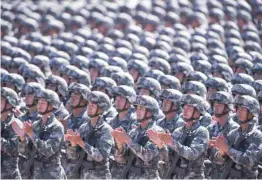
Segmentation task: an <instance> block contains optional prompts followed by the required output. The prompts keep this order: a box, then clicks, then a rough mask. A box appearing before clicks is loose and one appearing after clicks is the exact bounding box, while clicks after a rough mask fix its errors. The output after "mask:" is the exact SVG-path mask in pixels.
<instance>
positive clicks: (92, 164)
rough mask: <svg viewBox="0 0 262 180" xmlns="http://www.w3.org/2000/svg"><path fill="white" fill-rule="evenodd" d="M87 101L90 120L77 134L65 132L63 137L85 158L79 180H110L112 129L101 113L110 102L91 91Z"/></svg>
mask: <svg viewBox="0 0 262 180" xmlns="http://www.w3.org/2000/svg"><path fill="white" fill-rule="evenodd" d="M87 99H88V116H89V117H90V120H89V121H88V122H86V123H84V124H83V125H82V126H81V127H80V129H79V132H77V133H76V132H73V131H72V130H71V131H67V134H66V136H65V137H66V140H68V141H70V142H71V145H72V146H76V145H78V146H80V147H81V149H82V151H84V155H85V156H86V157H85V158H83V162H82V164H81V169H80V179H110V178H111V173H110V171H109V155H110V152H111V149H112V147H113V145H114V140H113V137H112V135H111V131H112V128H111V127H110V126H109V125H108V124H107V123H106V122H105V120H104V118H103V113H104V111H107V110H108V109H109V108H110V106H111V102H110V99H109V97H108V96H107V95H106V94H105V93H103V92H100V91H92V92H91V93H89V95H88V97H87Z"/></svg>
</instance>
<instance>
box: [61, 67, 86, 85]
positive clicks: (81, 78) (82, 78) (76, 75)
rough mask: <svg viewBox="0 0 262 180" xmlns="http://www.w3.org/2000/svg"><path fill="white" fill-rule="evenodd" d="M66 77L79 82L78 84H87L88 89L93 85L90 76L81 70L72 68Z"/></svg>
mask: <svg viewBox="0 0 262 180" xmlns="http://www.w3.org/2000/svg"><path fill="white" fill-rule="evenodd" d="M66 75H67V76H68V78H73V79H75V80H77V82H79V83H81V84H85V85H86V86H88V87H89V86H90V85H91V79H90V76H89V74H88V73H86V72H85V71H83V70H81V69H78V68H72V69H70V70H68V71H67V73H66Z"/></svg>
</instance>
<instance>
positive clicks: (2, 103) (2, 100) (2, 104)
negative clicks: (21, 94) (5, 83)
mask: <svg viewBox="0 0 262 180" xmlns="http://www.w3.org/2000/svg"><path fill="white" fill-rule="evenodd" d="M5 104H6V99H5V98H4V97H2V96H1V112H2V111H3V110H4V108H5Z"/></svg>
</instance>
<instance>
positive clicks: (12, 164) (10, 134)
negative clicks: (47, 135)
mask: <svg viewBox="0 0 262 180" xmlns="http://www.w3.org/2000/svg"><path fill="white" fill-rule="evenodd" d="M14 120H15V117H14V115H10V116H9V117H8V119H7V120H5V121H3V120H2V122H1V179H21V175H20V172H19V169H18V154H19V152H18V147H19V138H18V136H17V135H16V133H15V132H14V130H13V129H12V126H11V123H12V121H14Z"/></svg>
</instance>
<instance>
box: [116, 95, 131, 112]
mask: <svg viewBox="0 0 262 180" xmlns="http://www.w3.org/2000/svg"><path fill="white" fill-rule="evenodd" d="M127 104H128V102H127V99H126V98H124V97H121V96H116V98H115V107H116V109H119V110H121V109H124V108H126V107H125V106H127Z"/></svg>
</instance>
